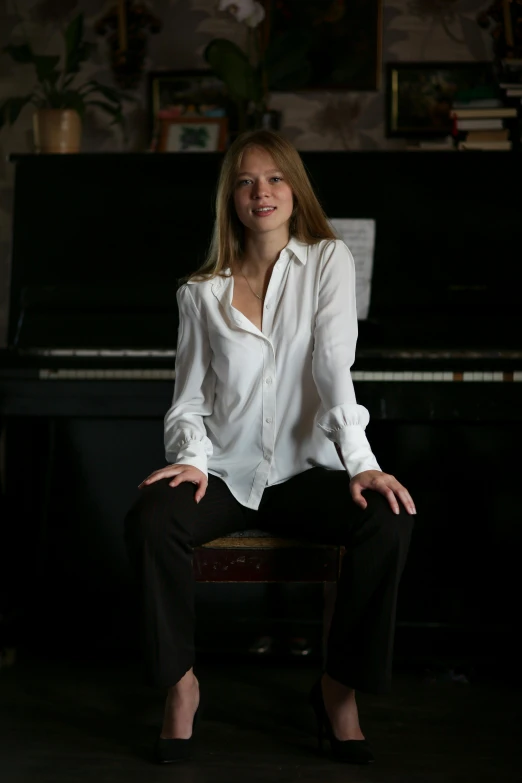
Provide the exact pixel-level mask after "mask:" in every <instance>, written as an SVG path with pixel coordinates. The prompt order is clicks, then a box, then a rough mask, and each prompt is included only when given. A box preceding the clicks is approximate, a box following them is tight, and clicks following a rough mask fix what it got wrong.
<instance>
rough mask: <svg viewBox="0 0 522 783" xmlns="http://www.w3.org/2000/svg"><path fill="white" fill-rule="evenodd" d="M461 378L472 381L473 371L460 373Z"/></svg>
mask: <svg viewBox="0 0 522 783" xmlns="http://www.w3.org/2000/svg"><path fill="white" fill-rule="evenodd" d="M462 380H463V381H472V380H473V373H472V372H464V373H462Z"/></svg>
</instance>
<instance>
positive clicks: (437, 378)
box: [433, 372, 444, 381]
mask: <svg viewBox="0 0 522 783" xmlns="http://www.w3.org/2000/svg"><path fill="white" fill-rule="evenodd" d="M433 380H434V381H443V380H444V373H443V372H434V373H433Z"/></svg>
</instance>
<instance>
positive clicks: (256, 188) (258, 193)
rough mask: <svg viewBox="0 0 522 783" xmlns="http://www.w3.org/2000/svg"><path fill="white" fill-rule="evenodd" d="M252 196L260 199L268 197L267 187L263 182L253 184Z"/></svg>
mask: <svg viewBox="0 0 522 783" xmlns="http://www.w3.org/2000/svg"><path fill="white" fill-rule="evenodd" d="M252 195H253V196H254V198H262V197H263V196H266V195H268V186H267V184H266V183H265V182H254V184H253V186H252Z"/></svg>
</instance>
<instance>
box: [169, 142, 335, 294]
mask: <svg viewBox="0 0 522 783" xmlns="http://www.w3.org/2000/svg"><path fill="white" fill-rule="evenodd" d="M252 147H259V148H261V149H263V150H265V151H266V152H268V153H269V154H270V155H271V156H272V158H273V160H274V161H275V164H276V166H277V168H278V169H280V170H281V171H282V173H283V175H284V176H285V179H286V181H287V183H288V184H289V186H290V188H291V189H292V193H293V195H294V209H293V212H292V215H291V217H290V226H289V230H290V236H291V237H295V238H296V239H298V240H299V241H300V242H304V243H306V244H316V243H317V242H320V241H321V240H322V239H336V238H337V237H336V235H335V234H334V233H333V231H332V228H331V226H330V224H329V223H328V219H327V217H326V215H325V213H324V211H323V209H322V207H321V205H320V203H319V201H318V199H317V196H316V195H315V193H314V191H313V188H312V185H311V183H310V180H309V178H308V174H307V172H306V169H305V166H304V163H303V161H302V160H301V156H300V155H299V153H298V151H297V150H296V148H295V147H294V146H293V144H291V142H289V141H288V140H287V139H285V138H283V137H282V136H280V135H279V134H278V133H275V131H271V130H255V131H247V132H246V133H243V134H241V136H238V138H237V139H236V140H235V141H234V142H233V144H232V145H231V146H230V148H229V149H228V151H227V153H226V155H225V157H224V159H223V163H222V166H221V171H220V175H219V180H218V183H217V191H216V219H215V221H214V230H213V233H212V240H211V243H210V248H209V251H208V254H207V258H206V260H205V262H204V263H203V265H202V266H201V267H200V268H199V269H198V270H196V271H195V272H192V273H191V274H190V275H188V276H187V277H185V278H184V279H183V280H182V281H180V282H187V281H189V280H193V281H194V282H196V281H202V280H211V279H212V278H214V277H217V276H223V274H224V273H223V270H224V269H226V268H227V267H228V266H230V265H231V264H232V262H233V261H235V260H237V259H239V258H241V256H242V254H243V251H244V226H243V224H242V223H241V221H240V220H239V218H238V216H237V213H236V209H235V205H234V189H235V185H236V178H237V175H238V173H239V171H240V166H241V162H242V159H243V155H244V154H245V151H246V150H248V149H251V148H252Z"/></svg>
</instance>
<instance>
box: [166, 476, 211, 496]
mask: <svg viewBox="0 0 522 783" xmlns="http://www.w3.org/2000/svg"><path fill="white" fill-rule="evenodd" d="M184 481H190V483H191V484H197V486H198V489H197V490H196V493H195V495H194V500H195V501H196V503H199V501H200V500H201V498H202V497H203V496H204V494H205V492H206V491H207V485H208V480H207V478H206V477H205V475H204V474H203V473H202V474H201V478H194V469H193V468H191V469H189V470H184V471H182V472H181V473H180V474H179V476H176V478H175V479H174V480H173V481H171V482H170V483H169V487H177V486H179V485H180V484H182V483H183V482H184Z"/></svg>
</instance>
